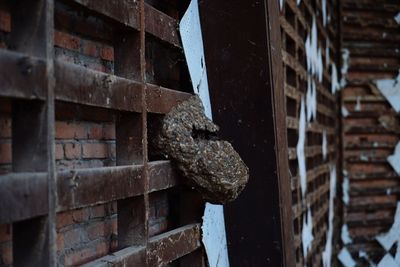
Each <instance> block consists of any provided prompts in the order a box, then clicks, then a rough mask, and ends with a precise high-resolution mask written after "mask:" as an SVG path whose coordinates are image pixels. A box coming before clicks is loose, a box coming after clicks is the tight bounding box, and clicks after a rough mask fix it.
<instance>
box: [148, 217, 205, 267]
mask: <svg viewBox="0 0 400 267" xmlns="http://www.w3.org/2000/svg"><path fill="white" fill-rule="evenodd" d="M200 227H201V226H200V224H190V225H186V226H183V227H180V228H177V229H174V230H172V231H169V232H166V233H163V234H161V235H159V236H155V237H153V238H151V239H150V240H149V243H148V246H147V256H148V264H149V266H164V265H166V264H167V263H170V262H172V261H174V260H176V259H178V258H180V257H182V256H184V255H186V254H189V253H190V252H192V251H194V250H196V249H198V248H199V247H200V246H201V243H200V238H201V233H200Z"/></svg>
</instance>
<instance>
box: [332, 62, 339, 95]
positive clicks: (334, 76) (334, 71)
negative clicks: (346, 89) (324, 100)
mask: <svg viewBox="0 0 400 267" xmlns="http://www.w3.org/2000/svg"><path fill="white" fill-rule="evenodd" d="M339 90H340V84H339V81H338V74H337V68H336V65H335V63H332V64H331V92H332V94H334V93H336V91H339Z"/></svg>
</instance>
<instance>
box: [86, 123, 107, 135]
mask: <svg viewBox="0 0 400 267" xmlns="http://www.w3.org/2000/svg"><path fill="white" fill-rule="evenodd" d="M88 132H89V133H88V138H89V139H102V138H103V127H102V126H101V125H99V124H93V125H91V126H90V127H89V131H88Z"/></svg>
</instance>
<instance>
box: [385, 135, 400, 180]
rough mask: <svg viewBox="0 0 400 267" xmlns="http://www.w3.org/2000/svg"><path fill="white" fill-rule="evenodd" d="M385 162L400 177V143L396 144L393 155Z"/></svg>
mask: <svg viewBox="0 0 400 267" xmlns="http://www.w3.org/2000/svg"><path fill="white" fill-rule="evenodd" d="M387 161H388V162H389V164H390V165H391V166H392V168H393V169H394V170H395V171H396V173H397V174H399V175H400V142H398V143H397V145H396V148H395V149H394V153H393V154H392V155H390V156H389V157H387Z"/></svg>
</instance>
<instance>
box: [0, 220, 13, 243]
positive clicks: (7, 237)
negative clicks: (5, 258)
mask: <svg viewBox="0 0 400 267" xmlns="http://www.w3.org/2000/svg"><path fill="white" fill-rule="evenodd" d="M11 240H12V231H11V224H2V225H0V243H2V242H7V241H11Z"/></svg>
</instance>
